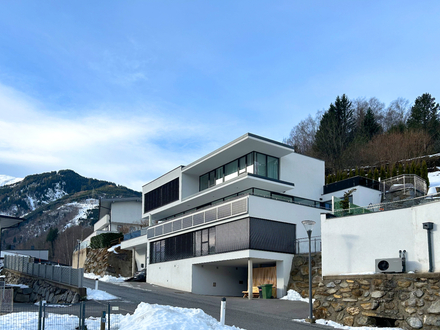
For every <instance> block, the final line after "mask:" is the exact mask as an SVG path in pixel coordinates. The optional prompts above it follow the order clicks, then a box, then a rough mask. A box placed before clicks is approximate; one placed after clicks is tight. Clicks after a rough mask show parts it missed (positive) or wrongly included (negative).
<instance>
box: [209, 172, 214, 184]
mask: <svg viewBox="0 0 440 330" xmlns="http://www.w3.org/2000/svg"><path fill="white" fill-rule="evenodd" d="M209 186H210V187H212V186H215V170H214V171H211V172H209Z"/></svg>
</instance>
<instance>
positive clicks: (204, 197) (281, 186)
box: [154, 173, 295, 220]
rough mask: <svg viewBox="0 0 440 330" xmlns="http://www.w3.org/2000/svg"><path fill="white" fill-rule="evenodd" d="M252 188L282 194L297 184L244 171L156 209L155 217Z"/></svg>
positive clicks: (167, 215) (182, 210)
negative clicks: (174, 202)
mask: <svg viewBox="0 0 440 330" xmlns="http://www.w3.org/2000/svg"><path fill="white" fill-rule="evenodd" d="M250 188H259V189H263V190H267V191H271V192H278V193H281V194H282V193H284V192H286V191H288V190H291V189H294V188H295V185H294V184H293V183H290V182H284V181H279V180H270V179H268V178H262V177H259V176H256V175H252V174H248V173H243V174H241V175H239V176H238V177H236V178H234V179H231V180H229V181H226V182H223V183H221V184H219V185H216V186H213V187H211V188H208V189H205V190H202V191H199V192H198V193H196V194H194V195H191V196H188V197H187V198H185V199H183V200H182V202H181V203H177V204H176V205H175V206H170V205H167V206H166V207H164V209H163V211H161V210H158V211H155V212H154V219H155V220H157V219H163V218H166V217H169V216H171V215H174V214H178V213H180V212H184V211H187V210H190V209H192V208H196V207H199V206H201V205H204V204H207V203H210V202H213V201H215V200H219V199H221V198H225V197H227V196H231V195H233V194H236V193H239V192H242V191H245V190H247V189H250Z"/></svg>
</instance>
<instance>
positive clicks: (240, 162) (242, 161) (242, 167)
mask: <svg viewBox="0 0 440 330" xmlns="http://www.w3.org/2000/svg"><path fill="white" fill-rule="evenodd" d="M244 172H246V156H243V157H241V158H240V159H239V160H238V173H240V174H241V173H244Z"/></svg>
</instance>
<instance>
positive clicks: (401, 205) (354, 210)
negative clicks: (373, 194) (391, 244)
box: [332, 194, 440, 217]
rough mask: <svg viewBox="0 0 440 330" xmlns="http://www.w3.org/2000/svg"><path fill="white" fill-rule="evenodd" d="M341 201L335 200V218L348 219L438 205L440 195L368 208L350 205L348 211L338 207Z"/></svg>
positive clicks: (373, 205) (372, 205)
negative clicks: (419, 206)
mask: <svg viewBox="0 0 440 330" xmlns="http://www.w3.org/2000/svg"><path fill="white" fill-rule="evenodd" d="M339 201H340V199H336V198H335V208H334V211H333V212H332V213H333V216H335V217H346V216H351V215H358V214H366V213H373V212H382V211H391V210H399V209H405V208H408V207H413V206H417V205H423V204H429V203H437V202H439V201H440V194H435V195H429V196H422V197H417V198H407V199H402V200H398V201H394V202H388V203H378V204H369V205H368V206H357V205H353V204H350V207H349V208H348V209H342V208H338V207H337V206H336V205H339ZM337 202H338V204H337Z"/></svg>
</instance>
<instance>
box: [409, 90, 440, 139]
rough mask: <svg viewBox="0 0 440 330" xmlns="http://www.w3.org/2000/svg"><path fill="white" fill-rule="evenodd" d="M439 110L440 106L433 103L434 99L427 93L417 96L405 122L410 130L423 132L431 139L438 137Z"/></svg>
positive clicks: (439, 124)
mask: <svg viewBox="0 0 440 330" xmlns="http://www.w3.org/2000/svg"><path fill="white" fill-rule="evenodd" d="M439 108H440V105H439V104H438V103H437V102H435V98H434V97H432V96H431V94H429V93H425V94H423V95H422V96H419V97H418V98H417V99H416V101H415V102H414V105H413V106H412V108H411V112H410V115H409V118H408V121H407V126H408V128H410V129H416V130H423V131H425V132H427V133H428V134H429V135H430V136H431V137H432V138H433V139H437V138H438V137H439V126H440V120H439Z"/></svg>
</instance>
